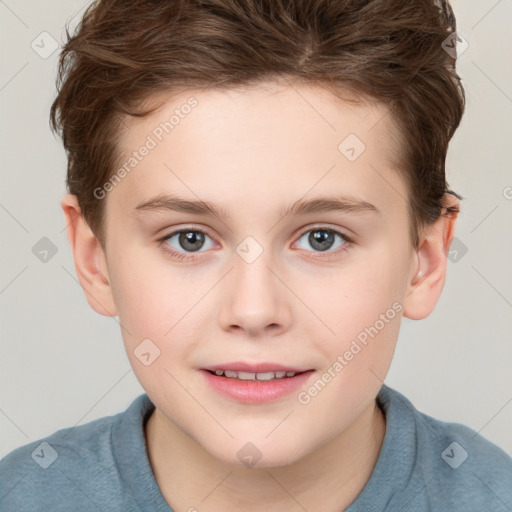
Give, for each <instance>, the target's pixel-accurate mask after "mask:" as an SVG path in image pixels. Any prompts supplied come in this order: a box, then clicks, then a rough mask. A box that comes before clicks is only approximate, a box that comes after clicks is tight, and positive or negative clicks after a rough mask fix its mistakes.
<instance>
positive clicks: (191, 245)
mask: <svg viewBox="0 0 512 512" xmlns="http://www.w3.org/2000/svg"><path fill="white" fill-rule="evenodd" d="M179 242H180V245H181V247H183V249H185V250H187V251H197V250H199V249H200V248H201V246H202V245H203V243H204V235H203V233H199V232H197V231H183V232H182V233H180V237H179Z"/></svg>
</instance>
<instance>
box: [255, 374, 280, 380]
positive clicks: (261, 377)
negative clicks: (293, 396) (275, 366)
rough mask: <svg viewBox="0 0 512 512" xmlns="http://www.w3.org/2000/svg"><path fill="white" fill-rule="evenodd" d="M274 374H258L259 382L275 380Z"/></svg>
mask: <svg viewBox="0 0 512 512" xmlns="http://www.w3.org/2000/svg"><path fill="white" fill-rule="evenodd" d="M274 375H275V374H274V372H266V373H257V374H256V378H257V379H258V380H272V379H273V378H274Z"/></svg>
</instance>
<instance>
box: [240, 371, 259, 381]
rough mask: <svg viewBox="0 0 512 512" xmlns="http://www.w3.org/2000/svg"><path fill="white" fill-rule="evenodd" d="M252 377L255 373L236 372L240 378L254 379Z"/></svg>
mask: <svg viewBox="0 0 512 512" xmlns="http://www.w3.org/2000/svg"><path fill="white" fill-rule="evenodd" d="M254 377H256V374H255V373H250V372H238V378H239V379H240V380H254Z"/></svg>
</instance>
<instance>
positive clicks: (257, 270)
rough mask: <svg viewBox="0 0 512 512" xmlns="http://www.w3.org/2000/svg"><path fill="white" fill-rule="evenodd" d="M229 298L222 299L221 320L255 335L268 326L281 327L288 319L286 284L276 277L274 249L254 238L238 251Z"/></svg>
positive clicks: (249, 239)
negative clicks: (273, 260) (272, 251)
mask: <svg viewBox="0 0 512 512" xmlns="http://www.w3.org/2000/svg"><path fill="white" fill-rule="evenodd" d="M236 253H237V254H235V255H234V269H233V272H232V273H231V278H230V279H231V284H230V286H228V296H227V297H225V300H223V306H222V313H221V321H222V323H223V326H224V327H225V328H230V327H233V326H237V327H239V328H242V329H244V330H247V331H250V332H251V333H253V334H255V333H257V332H258V331H260V330H261V331H262V332H263V331H264V330H265V329H266V328H267V327H268V326H271V325H272V326H273V328H274V329H275V328H276V326H280V327H281V328H282V327H283V326H285V324H287V322H288V320H289V314H288V313H289V312H288V308H287V306H286V297H285V295H284V294H283V284H282V283H281V282H280V280H279V279H278V278H277V277H276V276H275V275H274V272H275V271H274V270H273V268H272V267H273V263H272V258H271V250H270V249H265V248H264V247H263V246H262V245H261V244H260V243H259V242H257V241H256V240H255V239H254V238H253V237H247V238H246V239H244V240H243V241H242V242H241V243H240V244H239V245H238V247H237V248H236Z"/></svg>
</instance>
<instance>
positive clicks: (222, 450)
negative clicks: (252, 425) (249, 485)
mask: <svg viewBox="0 0 512 512" xmlns="http://www.w3.org/2000/svg"><path fill="white" fill-rule="evenodd" d="M245 438H246V439H248V436H245ZM254 439H255V440H254V441H249V440H244V441H239V440H231V442H228V443H226V444H224V445H223V444H222V443H219V444H216V445H215V446H205V445H203V448H204V449H205V450H206V451H208V452H209V453H210V455H212V456H213V457H215V458H216V459H218V460H220V461H221V462H223V463H224V464H227V465H229V466H231V467H235V468H237V469H243V468H246V469H250V468H256V469H263V468H278V467H285V466H289V465H291V464H294V463H295V462H297V461H298V460H300V459H301V458H302V457H304V456H305V455H307V453H306V452H305V450H304V448H305V447H304V446H303V445H301V444H300V443H298V442H297V441H296V440H295V441H292V442H291V443H290V444H288V445H283V443H282V442H281V440H278V439H277V437H276V439H275V440H273V441H270V440H269V439H265V438H264V437H263V438H262V439H260V438H258V437H256V436H255V437H254ZM295 439H297V438H295Z"/></svg>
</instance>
